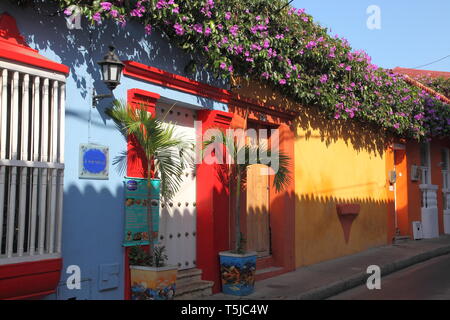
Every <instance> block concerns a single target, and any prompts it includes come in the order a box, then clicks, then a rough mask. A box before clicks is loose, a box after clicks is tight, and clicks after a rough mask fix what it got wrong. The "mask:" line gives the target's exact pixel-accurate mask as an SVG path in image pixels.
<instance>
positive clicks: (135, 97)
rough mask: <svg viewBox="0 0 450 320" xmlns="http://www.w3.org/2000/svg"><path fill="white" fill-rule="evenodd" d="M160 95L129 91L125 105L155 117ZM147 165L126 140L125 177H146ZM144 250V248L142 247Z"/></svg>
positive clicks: (127, 272) (127, 293) (127, 274)
mask: <svg viewBox="0 0 450 320" xmlns="http://www.w3.org/2000/svg"><path fill="white" fill-rule="evenodd" d="M159 98H160V95H159V94H157V93H154V92H149V91H145V90H141V89H130V90H128V92H127V103H128V105H129V106H131V107H132V108H136V107H139V106H144V107H146V108H147V111H149V112H150V113H152V114H153V115H155V109H156V102H157V101H158V100H159ZM146 168H147V163H146V161H145V156H144V155H143V154H142V149H141V148H139V147H138V145H137V143H136V141H134V139H133V137H130V138H129V139H128V146H127V176H128V177H136V178H144V177H146V175H147V172H146ZM144 248H145V246H144ZM129 249H130V248H129V247H127V248H125V257H124V267H125V272H124V276H125V285H124V290H125V292H124V297H125V300H130V299H131V291H130V290H131V284H130V267H129V263H128V252H129Z"/></svg>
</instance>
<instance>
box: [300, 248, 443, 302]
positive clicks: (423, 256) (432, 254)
mask: <svg viewBox="0 0 450 320" xmlns="http://www.w3.org/2000/svg"><path fill="white" fill-rule="evenodd" d="M449 253H450V245H447V246H444V247H440V248H437V249H433V250H430V251H426V252H422V253H419V254H417V255H414V256H412V257H408V258H405V259H402V260H397V261H394V262H391V263H388V264H385V265H383V266H380V268H381V275H382V276H386V275H388V274H390V273H393V272H396V271H399V270H402V269H405V268H407V267H410V266H412V265H415V264H418V263H421V262H424V261H427V260H430V259H432V258H436V257H439V256H443V255H445V254H449ZM368 277H369V275H368V274H367V273H365V272H360V273H357V274H355V275H352V276H350V277H348V278H346V279H342V280H339V281H336V282H333V283H331V284H328V285H325V286H323V287H319V288H315V289H312V290H309V291H307V292H304V293H301V294H299V295H296V296H294V297H292V299H294V300H323V299H326V298H329V297H331V296H334V295H337V294H339V293H341V292H344V291H347V290H349V289H353V288H355V287H357V286H360V285H362V284H364V283H365V282H366V281H367V278H368Z"/></svg>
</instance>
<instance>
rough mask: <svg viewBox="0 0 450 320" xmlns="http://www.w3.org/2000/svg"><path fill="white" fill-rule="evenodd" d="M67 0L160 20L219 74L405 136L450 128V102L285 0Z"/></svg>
mask: <svg viewBox="0 0 450 320" xmlns="http://www.w3.org/2000/svg"><path fill="white" fill-rule="evenodd" d="M60 2H61V6H62V7H63V8H69V7H70V6H71V5H78V6H79V7H80V8H81V10H82V13H83V14H84V15H85V16H86V17H87V18H88V19H90V20H91V21H92V23H95V24H100V23H101V22H102V20H103V19H113V20H115V21H117V23H119V24H120V25H121V26H124V25H125V24H126V22H127V21H128V20H138V21H140V22H141V23H142V24H143V25H144V28H145V31H146V32H147V33H150V32H151V31H152V28H157V29H158V30H160V31H161V32H163V33H165V34H166V35H167V36H168V37H169V38H170V39H171V40H172V41H173V42H175V43H176V44H178V45H179V46H180V47H181V48H183V49H185V50H187V51H189V52H192V53H196V56H197V57H198V58H199V61H201V62H202V63H204V64H205V66H206V67H208V68H210V69H211V70H212V71H214V72H216V73H217V74H220V75H222V76H224V77H227V76H229V75H230V74H233V73H234V74H237V75H244V76H249V77H251V78H253V79H257V80H260V81H265V82H268V83H270V84H271V85H272V86H273V87H276V88H277V89H278V90H279V91H281V92H282V93H283V94H285V95H287V96H289V97H291V98H293V99H294V100H295V101H298V102H299V103H301V104H304V105H308V106H316V107H318V108H320V110H321V112H322V113H323V114H324V115H326V116H328V117H330V118H335V119H355V120H359V121H362V122H369V123H375V124H377V125H379V126H380V127H381V128H383V129H384V130H386V131H388V132H391V133H394V134H397V135H399V136H404V137H413V138H418V139H419V138H423V137H431V136H435V135H440V136H450V129H449V128H450V106H449V105H447V104H444V103H443V102H442V101H440V100H439V99H438V98H436V97H433V96H430V95H429V94H428V93H427V92H425V91H423V90H422V89H419V88H417V87H414V86H412V85H410V84H408V83H407V82H405V81H404V78H403V76H402V75H400V74H396V73H393V72H392V71H390V70H386V69H382V68H379V67H378V66H376V65H374V64H372V63H371V58H370V57H369V56H368V55H367V54H366V53H365V52H363V51H353V50H352V48H351V47H350V45H349V43H348V42H347V40H346V39H343V38H339V37H338V36H337V35H336V36H330V35H329V34H328V30H327V29H326V28H323V27H321V26H319V25H318V24H316V23H314V21H313V18H312V17H311V16H310V15H308V14H307V13H305V11H304V9H295V8H292V7H290V6H286V3H287V1H286V0H226V1H225V0H221V1H219V0H189V1H181V0H140V1H137V0H114V1H98V0H95V1H86V0H84V1H83V0H60ZM280 9H281V10H280ZM65 13H66V14H67V15H70V14H71V12H70V10H69V9H66V10H65ZM441 85H443V84H442V83H441V82H439V84H433V85H432V87H434V88H435V89H436V90H438V91H441V92H442V91H444V92H442V93H444V94H448V90H449V87H450V85H449V83H446V84H445V85H444V87H445V88H446V89H445V88H444V89H443V90H442V88H441V87H440V86H441ZM445 90H447V91H445Z"/></svg>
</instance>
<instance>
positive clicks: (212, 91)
mask: <svg viewBox="0 0 450 320" xmlns="http://www.w3.org/2000/svg"><path fill="white" fill-rule="evenodd" d="M123 63H124V64H125V68H124V71H123V74H124V75H126V76H129V77H132V78H136V79H140V80H144V81H147V82H151V83H155V84H158V85H161V86H163V87H167V88H172V89H176V90H179V91H182V92H186V93H190V94H195V95H197V96H201V97H206V98H210V99H213V100H216V101H220V102H223V103H227V104H232V105H235V106H238V107H241V108H247V106H248V105H251V108H252V109H253V110H255V111H257V112H261V113H264V114H270V115H273V116H276V117H280V118H283V119H293V118H294V117H295V116H296V115H297V112H295V111H288V110H282V109H280V108H277V107H275V106H266V105H264V104H262V103H260V102H259V101H257V100H255V99H251V98H248V97H243V96H241V95H239V94H236V93H233V92H231V91H229V90H225V89H221V88H217V87H214V86H211V85H208V84H205V83H201V82H198V81H195V80H192V79H189V78H186V77H183V76H179V75H176V74H173V73H170V72H167V71H164V70H161V69H158V68H155V67H151V66H147V65H145V64H142V63H138V62H135V61H123Z"/></svg>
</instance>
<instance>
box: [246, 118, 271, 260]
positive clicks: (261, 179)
mask: <svg viewBox="0 0 450 320" xmlns="http://www.w3.org/2000/svg"><path fill="white" fill-rule="evenodd" d="M247 129H249V131H248V132H249V135H250V136H251V137H250V138H249V141H248V143H249V144H250V145H254V146H259V147H261V148H263V149H265V148H269V147H270V128H268V127H266V126H264V125H261V124H259V123H256V122H249V123H248V127H247ZM253 130H254V131H253ZM260 130H261V131H260ZM264 132H267V134H266V133H264ZM269 189H270V187H269V167H268V166H266V165H264V164H252V165H250V166H249V167H248V168H247V193H246V195H247V201H246V202H247V204H246V209H247V210H246V212H247V215H246V225H247V250H251V251H256V252H257V253H258V257H266V256H269V255H270V254H271V241H270V240H271V234H270V231H271V228H270V208H269Z"/></svg>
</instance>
